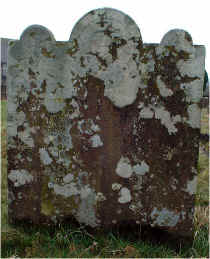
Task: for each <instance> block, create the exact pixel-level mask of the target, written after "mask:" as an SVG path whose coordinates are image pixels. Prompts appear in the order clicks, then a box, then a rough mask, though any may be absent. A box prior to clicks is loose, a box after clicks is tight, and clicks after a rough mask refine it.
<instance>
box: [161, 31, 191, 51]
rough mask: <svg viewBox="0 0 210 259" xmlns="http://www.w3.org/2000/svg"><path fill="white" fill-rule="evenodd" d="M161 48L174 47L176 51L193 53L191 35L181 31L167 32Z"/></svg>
mask: <svg viewBox="0 0 210 259" xmlns="http://www.w3.org/2000/svg"><path fill="white" fill-rule="evenodd" d="M160 45H162V46H174V47H175V49H176V50H177V51H186V52H188V53H192V52H193V49H194V47H193V41H192V37H191V35H190V34H189V33H188V32H187V31H185V30H182V29H173V30H170V31H169V32H167V33H166V34H165V35H164V36H163V38H162V40H161V42H160Z"/></svg>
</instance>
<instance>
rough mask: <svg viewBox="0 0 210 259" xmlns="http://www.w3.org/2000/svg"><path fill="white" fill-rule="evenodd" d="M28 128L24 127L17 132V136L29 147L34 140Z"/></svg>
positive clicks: (32, 145)
mask: <svg viewBox="0 0 210 259" xmlns="http://www.w3.org/2000/svg"><path fill="white" fill-rule="evenodd" d="M30 132H31V131H30V128H29V127H26V128H25V129H24V131H20V132H18V137H19V138H20V139H21V140H22V141H23V142H24V143H25V144H26V145H27V146H29V147H34V140H33V138H32V136H31V134H30Z"/></svg>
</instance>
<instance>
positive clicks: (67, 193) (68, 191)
mask: <svg viewBox="0 0 210 259" xmlns="http://www.w3.org/2000/svg"><path fill="white" fill-rule="evenodd" d="M53 189H54V192H55V194H57V195H62V196H64V197H65V198H67V197H71V196H72V195H77V194H80V191H79V190H78V188H77V187H76V184H75V183H68V184H65V185H64V186H61V185H59V184H54V185H53Z"/></svg>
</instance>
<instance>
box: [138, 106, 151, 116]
mask: <svg viewBox="0 0 210 259" xmlns="http://www.w3.org/2000/svg"><path fill="white" fill-rule="evenodd" d="M139 116H140V117H141V118H143V119H152V118H153V116H154V112H153V111H152V110H151V109H150V108H149V107H144V108H143V109H142V110H141V111H140V115H139Z"/></svg>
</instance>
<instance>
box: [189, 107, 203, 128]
mask: <svg viewBox="0 0 210 259" xmlns="http://www.w3.org/2000/svg"><path fill="white" fill-rule="evenodd" d="M187 112H188V116H189V119H188V120H187V121H186V122H187V123H188V124H189V125H190V126H191V127H192V128H200V125H201V111H200V108H199V107H198V105H197V104H196V103H194V104H191V105H189V106H188V108H187Z"/></svg>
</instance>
